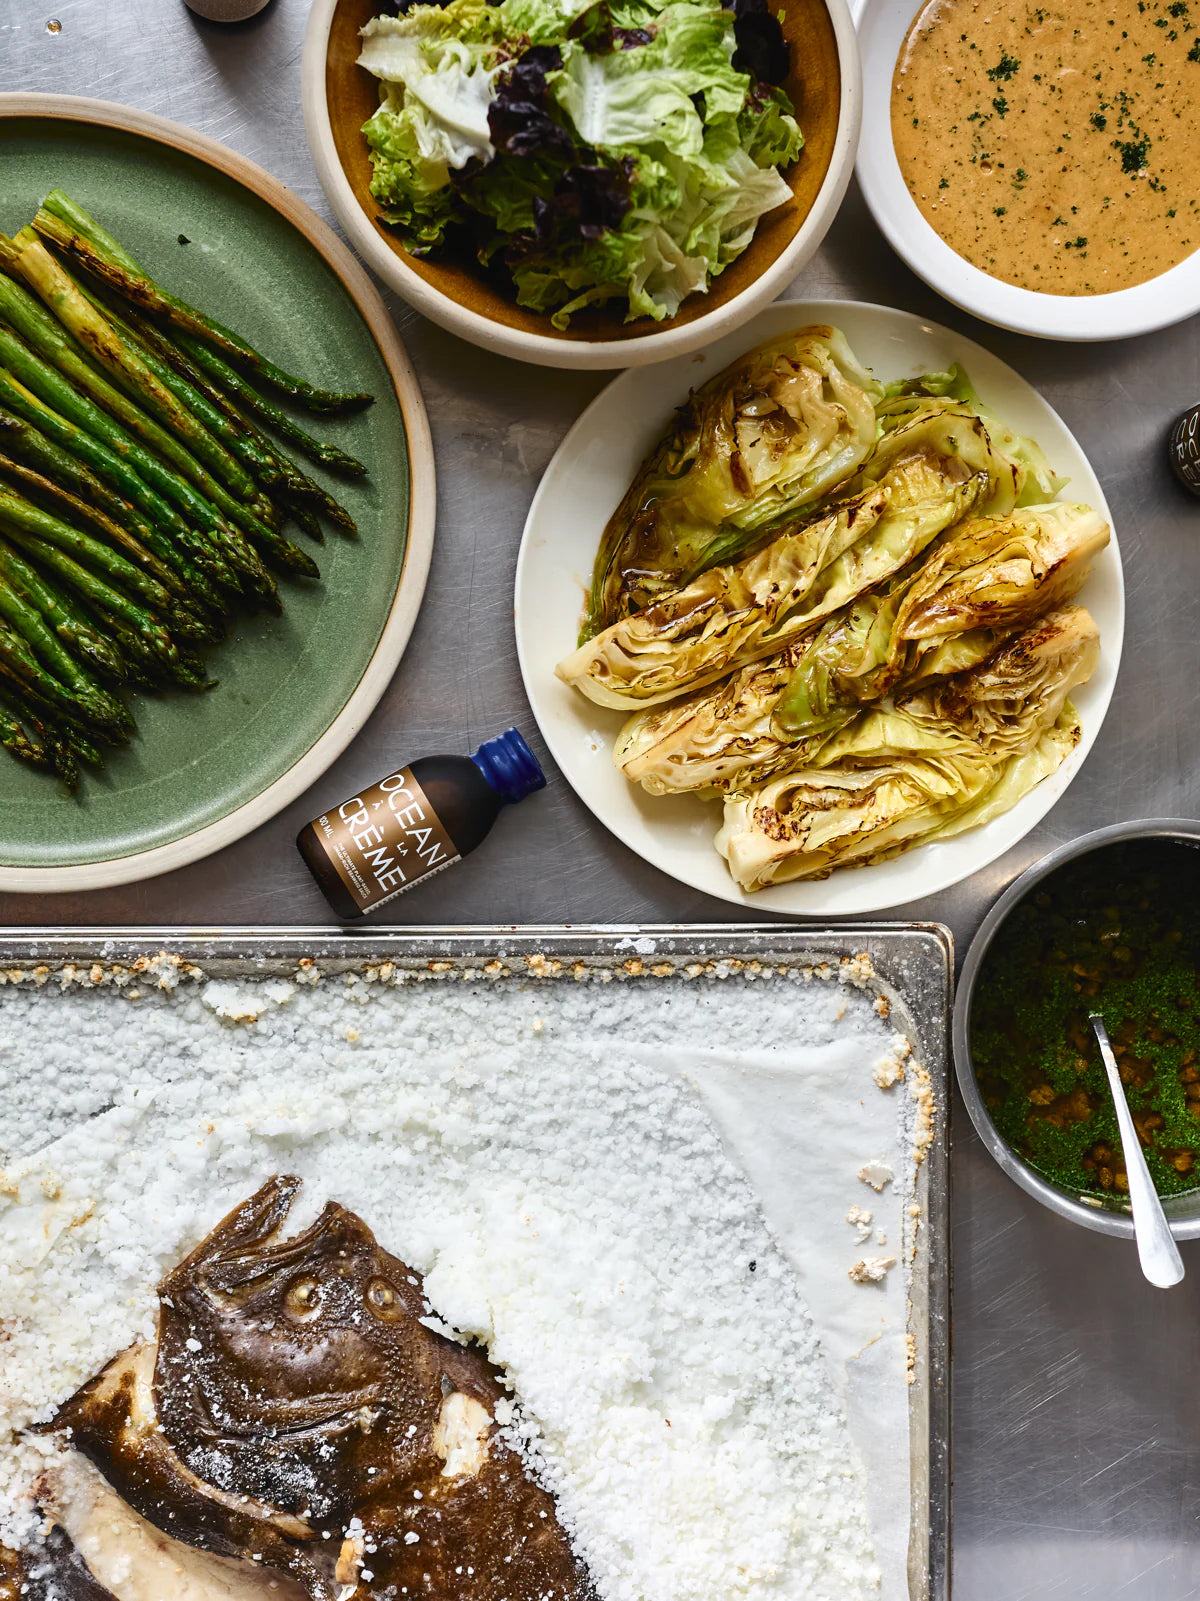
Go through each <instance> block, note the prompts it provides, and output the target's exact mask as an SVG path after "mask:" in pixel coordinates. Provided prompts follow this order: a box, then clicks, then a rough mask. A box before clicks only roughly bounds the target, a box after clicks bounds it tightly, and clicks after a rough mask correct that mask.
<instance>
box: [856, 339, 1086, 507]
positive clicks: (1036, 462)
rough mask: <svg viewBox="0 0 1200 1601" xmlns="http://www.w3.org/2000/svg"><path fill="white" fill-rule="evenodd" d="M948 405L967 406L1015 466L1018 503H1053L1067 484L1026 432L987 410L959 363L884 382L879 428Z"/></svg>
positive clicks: (988, 408)
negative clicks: (1017, 481) (1048, 501)
mask: <svg viewBox="0 0 1200 1601" xmlns="http://www.w3.org/2000/svg"><path fill="white" fill-rule="evenodd" d="M948 406H965V407H967V408H968V409H969V410H970V411H972V412H974V414H975V415H976V416H977V417H978V418H979V419H980V420H981V422H982V423H983V425H984V427H985V428H986V429H987V431H988V434H989V435H990V436H991V439H992V443H993V444H994V445H995V447H996V449H997V450H999V451H1001V452H1002V453H1003V454H1004V455H1005V456H1007V457H1008V458H1009V460H1010V461H1012V462H1013V463H1014V465H1015V466H1016V467H1017V468H1018V470H1019V471H1020V474H1021V480H1022V482H1021V487H1020V489H1019V491H1018V498H1017V504H1018V505H1022V506H1024V505H1036V504H1037V502H1038V501H1043V500H1053V498H1054V496H1055V495H1057V494H1060V493H1061V492H1062V490H1064V489H1065V488H1066V486H1067V480H1066V479H1065V478H1061V477H1059V475H1058V474H1057V473H1056V472H1055V471H1054V469H1053V468H1052V467H1051V466H1050V463H1049V462H1048V461H1047V459H1046V454H1045V452H1044V451H1043V450H1042V447H1041V446H1040V445H1039V444H1038V443H1037V441H1036V440H1035V439H1030V438H1029V436H1028V435H1026V434H1018V433H1017V432H1016V431H1015V430H1014V429H1012V428H1010V427H1009V426H1008V424H1007V423H1006V422H1005V421H1004V420H1003V419H1002V418H1001V417H999V416H997V414H996V413H995V412H994V411H993V410H992V409H991V407H990V406H986V405H984V403H983V401H982V400H981V399H980V398H979V395H978V394H977V393H976V391H975V386H974V385H973V384H972V382H971V380H970V379H969V378H968V377H967V374H966V371H965V370H964V368H962V367H961V366H959V365H957V364H956V365H955V366H953V367H951V368H949V369H948V370H947V371H945V372H928V373H925V374H924V375H923V376H922V377H920V378H912V379H907V380H904V379H901V380H900V381H899V382H897V383H891V384H886V385H885V386H884V398H883V400H882V401H881V402H879V403H878V405H877V407H876V410H877V414H878V417H879V421H880V426H881V428H883V429H884V430H887V429H888V428H891V427H894V426H895V425H896V423H897V422H900V421H902V420H903V419H904V418H907V417H912V416H914V415H917V414H919V413H921V412H924V413H926V414H928V413H929V412H931V411H935V410H939V409H942V408H944V407H948Z"/></svg>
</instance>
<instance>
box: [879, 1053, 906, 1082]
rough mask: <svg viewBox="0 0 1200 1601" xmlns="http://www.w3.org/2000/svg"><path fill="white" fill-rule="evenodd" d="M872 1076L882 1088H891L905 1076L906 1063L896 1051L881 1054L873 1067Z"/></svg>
mask: <svg viewBox="0 0 1200 1601" xmlns="http://www.w3.org/2000/svg"><path fill="white" fill-rule="evenodd" d="M871 1077H872V1078H873V1079H874V1080H875V1082H876V1084H878V1086H879V1088H880V1089H881V1090H890V1089H891V1087H892V1085H893V1084H896V1083H898V1082H899V1080H900V1079H902V1078H903V1077H904V1064H903V1062H901V1061H900V1059H899V1057H898V1056H897V1055H896V1053H895V1052H892V1053H890V1054H889V1055H887V1056H881V1057H880V1058H879V1060H878V1061H877V1062H876V1063H875V1066H874V1067H873V1068H872V1069H871Z"/></svg>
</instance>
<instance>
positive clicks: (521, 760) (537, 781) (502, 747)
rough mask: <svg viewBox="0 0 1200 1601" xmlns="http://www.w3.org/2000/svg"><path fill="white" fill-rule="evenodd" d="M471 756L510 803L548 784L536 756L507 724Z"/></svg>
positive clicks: (503, 797)
mask: <svg viewBox="0 0 1200 1601" xmlns="http://www.w3.org/2000/svg"><path fill="white" fill-rule="evenodd" d="M471 760H472V761H473V762H474V763H475V765H476V767H478V769H479V771H480V772H481V773H482V774H483V776H484V777H485V778H486V779H487V781H488V783H489V784H490V785H491V786H492V788H493V789H494V790H495V791H496V793H497V795H499V797H500V799H501V800H502V801H504V802H505V803H506V804H507V805H513V804H515V803H516V802H517V801H521V800H524V799H525V797H526V795H532V794H533V792H534V790H535V789H545V787H546V775H545V773H543V772H542V770H541V768H540V767H539V766H538V762H537V757H536V756H535V755H534V754H533V752H532V751H531V750H530V748H529V746H528V745H527V744H526V743H525V741H524V740H523V739H522V738H521V736H520V734H519V733H518V732H517V730H516V729H515V728H506V729H505V730H504V732H503V733H502V734H497V735H496V737H495V739H485V740H484V742H483V744H482V745H481V746H480V747H479V749H478V750H477V751H476V752H475V754H474V755H473V756H472V757H471Z"/></svg>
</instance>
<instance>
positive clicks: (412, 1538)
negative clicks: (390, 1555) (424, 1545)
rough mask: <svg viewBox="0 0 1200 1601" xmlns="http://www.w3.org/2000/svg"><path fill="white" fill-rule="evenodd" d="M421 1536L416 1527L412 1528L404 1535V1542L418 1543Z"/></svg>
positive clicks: (407, 1543) (408, 1543)
mask: <svg viewBox="0 0 1200 1601" xmlns="http://www.w3.org/2000/svg"><path fill="white" fill-rule="evenodd" d="M420 1538H421V1536H420V1535H419V1534H418V1533H417V1532H416V1530H415V1529H410V1530H409V1531H408V1533H407V1534H406V1535H405V1536H404V1543H405V1545H416V1543H417V1541H418V1540H419V1539H420Z"/></svg>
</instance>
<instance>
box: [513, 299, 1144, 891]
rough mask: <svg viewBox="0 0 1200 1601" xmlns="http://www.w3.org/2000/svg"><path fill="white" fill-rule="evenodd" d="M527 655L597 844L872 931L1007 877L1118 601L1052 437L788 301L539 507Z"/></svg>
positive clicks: (1082, 711) (1047, 429) (1098, 507)
mask: <svg viewBox="0 0 1200 1601" xmlns="http://www.w3.org/2000/svg"><path fill="white" fill-rule="evenodd" d="M516 630H517V646H518V651H519V654H520V660H521V669H522V672H523V674H524V678H525V687H526V690H527V691H528V694H529V699H530V702H531V704H532V706H533V710H534V715H535V716H536V717H537V720H538V724H539V726H540V728H541V731H542V734H543V736H544V737H545V739H546V742H547V744H548V745H549V747H550V749H551V751H552V753H553V755H554V758H555V760H556V761H557V762H558V764H559V766H560V767H561V769H562V771H563V773H564V774H565V775H566V777H567V779H568V781H569V782H570V783H571V785H572V786H573V788H574V789H575V790H576V792H577V793H578V794H579V796H580V797H581V799H582V800H584V801H585V802H586V803H587V805H588V806H590V808H591V809H592V811H593V812H594V813H595V815H596V816H597V817H598V818H599V819H600V821H601V822H603V823H604V824H605V825H606V826H607V827H608V828H610V829H611V830H612V831H613V833H615V834H616V835H617V836H618V838H620V839H622V840H624V842H625V843H626V844H627V845H629V846H630V847H631V848H632V849H633V850H635V851H637V852H638V853H639V854H640V855H641V856H643V857H644V858H645V859H646V860H647V861H648V862H651V863H652V864H653V865H654V866H655V867H658V868H661V869H662V870H663V871H664V872H666V873H670V874H671V875H672V876H673V877H675V878H677V879H680V880H681V881H682V882H683V883H686V884H689V885H691V886H692V887H694V888H696V889H701V890H704V891H706V892H707V893H708V894H711V895H716V896H719V897H720V898H722V899H724V900H729V901H736V902H741V903H744V904H748V905H754V906H756V907H762V908H763V909H766V910H770V911H775V912H782V913H793V914H800V915H813V914H834V915H837V914H858V915H861V914H864V913H870V912H877V911H881V910H883V909H884V908H886V907H891V906H897V905H900V904H902V903H904V902H906V901H910V900H915V899H917V898H918V897H920V896H924V895H928V894H932V893H934V892H936V891H937V890H940V889H945V888H946V887H947V886H948V885H950V884H954V883H957V882H958V881H959V880H960V879H963V878H965V877H967V876H968V875H969V874H971V873H973V872H976V871H977V870H978V869H980V868H982V867H984V866H986V865H987V864H988V863H989V862H992V861H994V860H995V859H996V857H998V856H999V855H1001V854H1002V853H1003V852H1004V851H1006V850H1008V849H1009V847H1010V846H1012V845H1014V844H1015V843H1016V842H1017V841H1018V840H1019V839H1021V838H1022V836H1023V835H1024V834H1026V833H1027V832H1028V830H1029V829H1031V828H1032V827H1033V826H1034V824H1035V823H1037V822H1038V820H1039V819H1040V818H1042V817H1043V816H1044V815H1045V814H1046V812H1047V811H1048V810H1049V809H1050V807H1051V806H1053V804H1054V802H1055V801H1056V800H1057V799H1058V797H1059V796H1060V795H1061V794H1062V793H1063V791H1064V790H1065V788H1066V787H1067V785H1068V784H1069V783H1070V781H1071V779H1072V778H1073V777H1074V775H1075V773H1076V772H1077V771H1078V770H1079V767H1080V765H1081V763H1082V762H1083V759H1084V757H1085V756H1086V754H1087V751H1088V749H1089V747H1090V746H1091V744H1092V741H1093V740H1094V739H1095V737H1096V734H1097V732H1098V731H1099V728H1100V724H1101V722H1102V720H1103V718H1104V714H1105V711H1106V710H1107V707H1108V703H1109V700H1110V698H1111V695H1112V689H1113V683H1114V680H1115V678H1116V672H1117V665H1118V662H1119V659H1120V653H1121V641H1122V635H1123V630H1124V587H1123V583H1122V576H1121V563H1120V557H1119V555H1118V552H1117V546H1116V542H1115V540H1114V538H1113V537H1112V530H1111V527H1110V517H1109V511H1108V507H1107V504H1106V502H1105V499H1104V495H1103V492H1102V491H1101V488H1100V485H1099V483H1098V482H1097V480H1096V477H1095V474H1094V473H1093V472H1092V469H1091V467H1090V465H1089V463H1088V461H1087V458H1086V457H1085V456H1084V454H1083V452H1082V451H1081V450H1080V448H1079V446H1078V444H1077V443H1076V441H1075V440H1074V438H1073V437H1072V436H1071V434H1070V433H1069V431H1068V430H1067V429H1066V427H1065V426H1064V425H1063V423H1062V421H1061V420H1060V418H1059V417H1058V416H1057V414H1056V413H1055V412H1054V411H1053V410H1052V409H1051V408H1050V407H1049V406H1048V405H1047V404H1046V403H1045V401H1044V400H1042V399H1041V397H1040V396H1039V395H1038V394H1037V393H1036V391H1034V390H1033V389H1032V388H1030V386H1029V385H1028V384H1027V383H1025V382H1024V380H1023V379H1021V378H1020V377H1018V376H1017V374H1016V373H1015V372H1013V371H1012V369H1011V368H1009V367H1007V366H1005V365H1004V364H1003V363H1002V362H1000V361H998V360H997V359H996V358H995V357H994V356H992V355H990V354H989V353H988V352H987V351H986V350H984V349H983V348H982V347H980V346H979V345H976V344H974V343H972V342H971V341H970V340H967V339H963V338H961V337H960V336H959V335H958V334H956V333H953V332H952V331H951V330H950V329H948V328H941V327H938V326H936V325H931V324H929V323H927V322H923V321H922V320H920V319H919V318H916V317H912V316H909V315H908V314H907V313H904V312H899V311H893V310H890V309H888V308H886V307H882V306H870V305H861V304H856V303H853V302H841V301H838V302H821V303H798V302H786V301H785V302H781V303H777V304H775V305H773V306H770V307H767V308H766V309H765V310H763V311H762V312H760V313H759V315H758V317H757V318H756V319H755V320H754V321H753V322H752V323H751V324H749V325H748V326H747V327H745V328H742V329H741V330H740V331H739V332H738V333H736V334H734V335H731V336H730V337H729V338H727V339H725V340H722V341H721V342H719V343H718V344H715V345H713V346H712V347H710V349H709V350H708V351H706V352H705V353H704V354H703V355H702V356H692V357H688V358H683V359H680V360H677V361H670V362H663V363H661V364H660V365H658V366H656V367H652V368H650V369H648V370H642V371H638V372H636V373H635V372H629V373H626V374H624V375H623V376H622V377H620V378H618V379H616V380H615V381H614V382H613V383H612V384H610V385H609V387H608V388H607V389H606V390H605V391H604V392H603V393H602V394H601V395H600V396H599V397H598V398H597V399H596V400H595V401H594V402H593V404H592V405H591V406H590V407H589V408H588V410H587V411H586V412H585V413H584V414H583V416H582V417H581V418H580V419H579V421H578V422H577V423H576V424H575V426H574V428H572V430H571V432H570V433H569V434H568V435H567V437H566V439H565V440H564V441H563V444H562V446H561V447H560V448H559V450H558V452H557V454H556V455H555V457H554V459H553V461H552V462H551V463H550V466H549V468H548V469H547V471H546V474H545V477H544V478H543V480H542V483H541V486H540V488H539V490H538V493H537V495H536V497H535V499H534V502H533V505H532V507H531V508H530V512H529V517H528V520H527V522H526V525H525V534H524V538H523V540H522V545H521V554H520V560H519V562H518V567H517V584H516Z"/></svg>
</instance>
